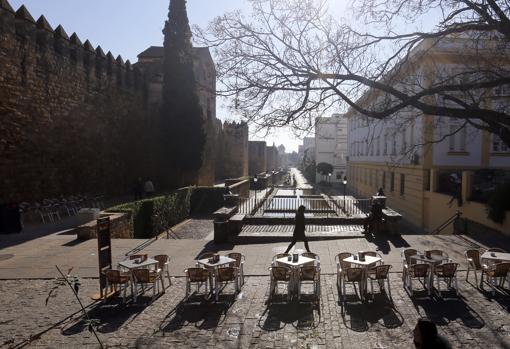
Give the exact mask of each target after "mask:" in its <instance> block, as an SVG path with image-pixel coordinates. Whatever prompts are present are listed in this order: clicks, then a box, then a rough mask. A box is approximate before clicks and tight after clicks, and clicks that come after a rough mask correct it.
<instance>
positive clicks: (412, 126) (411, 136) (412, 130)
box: [409, 120, 415, 147]
mask: <svg viewBox="0 0 510 349" xmlns="http://www.w3.org/2000/svg"><path fill="white" fill-rule="evenodd" d="M409 132H410V135H409V146H411V147H414V146H415V144H414V120H413V121H412V122H411V127H410V130H409Z"/></svg>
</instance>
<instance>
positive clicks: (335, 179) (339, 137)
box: [315, 114, 348, 183]
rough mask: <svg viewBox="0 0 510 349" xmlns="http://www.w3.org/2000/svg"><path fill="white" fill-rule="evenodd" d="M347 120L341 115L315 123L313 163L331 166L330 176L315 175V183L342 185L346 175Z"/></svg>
mask: <svg viewBox="0 0 510 349" xmlns="http://www.w3.org/2000/svg"><path fill="white" fill-rule="evenodd" d="M347 149H348V146H347V118H346V117H345V115H343V114H333V115H332V116H331V117H320V118H317V119H316V122H315V163H316V165H318V164H320V163H328V164H331V165H332V166H333V172H332V173H331V175H321V174H319V173H317V176H316V182H317V183H319V182H321V181H325V182H328V183H342V180H343V178H344V176H346V174H347Z"/></svg>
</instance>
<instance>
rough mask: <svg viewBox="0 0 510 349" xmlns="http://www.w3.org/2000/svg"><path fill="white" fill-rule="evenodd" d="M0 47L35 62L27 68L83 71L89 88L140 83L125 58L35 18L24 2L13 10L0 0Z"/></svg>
mask: <svg viewBox="0 0 510 349" xmlns="http://www.w3.org/2000/svg"><path fill="white" fill-rule="evenodd" d="M0 49H3V50H7V51H8V55H9V56H10V57H15V58H17V59H19V62H20V64H25V65H26V64H33V65H35V66H34V67H33V68H34V69H27V72H29V71H31V70H36V69H38V68H44V66H47V67H51V66H56V67H58V69H59V70H66V71H67V75H69V76H70V75H74V74H70V72H72V73H75V74H76V73H77V74H83V75H85V76H86V79H87V81H88V83H89V86H90V88H92V89H97V88H104V87H113V86H116V87H117V88H121V89H123V90H126V91H129V90H131V91H133V92H136V91H139V90H141V89H142V88H143V86H144V84H143V83H142V79H143V77H142V74H141V72H140V70H139V69H138V68H137V67H133V66H132V65H131V63H130V62H129V60H127V61H124V59H123V58H122V57H121V56H120V55H119V56H117V57H115V56H114V55H113V54H112V53H111V52H110V51H108V53H107V54H105V53H104V51H103V48H102V47H101V46H97V47H96V48H94V47H93V45H92V44H91V42H90V41H89V40H85V43H82V40H81V39H80V38H79V37H78V35H77V34H76V33H73V34H72V35H70V36H69V34H68V33H67V32H66V30H65V29H64V27H63V26H62V25H58V26H57V27H56V28H55V29H53V27H52V26H51V24H50V23H49V22H48V20H47V19H46V18H45V17H44V15H41V16H40V17H39V18H38V19H37V20H35V19H34V18H33V16H32V14H31V13H30V12H29V10H28V9H27V8H26V7H25V6H24V5H22V6H20V8H19V9H18V10H17V11H15V10H14V9H13V8H12V6H11V5H10V4H9V2H8V0H0Z"/></svg>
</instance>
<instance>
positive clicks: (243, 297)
mask: <svg viewBox="0 0 510 349" xmlns="http://www.w3.org/2000/svg"><path fill="white" fill-rule="evenodd" d="M459 276H460V280H459V281H460V283H459V284H460V296H459V297H456V296H455V295H454V294H453V292H444V294H443V296H444V298H443V299H440V298H437V297H435V298H433V299H429V298H428V297H426V294H425V293H424V292H420V291H419V292H416V295H415V297H413V298H410V296H409V295H408V293H407V292H406V291H405V289H404V288H402V282H401V279H400V275H399V274H398V273H393V274H392V275H391V285H392V296H393V301H394V304H393V306H392V304H391V303H390V302H389V300H388V298H387V297H386V296H385V295H384V294H378V295H376V296H375V299H374V300H372V301H370V302H368V303H365V304H362V303H361V302H359V300H358V298H357V297H356V296H354V293H353V292H352V289H351V288H348V293H349V294H352V296H349V297H348V298H347V303H346V306H345V308H344V315H342V309H343V307H342V306H341V303H339V300H338V292H337V289H336V279H335V276H333V275H324V276H323V277H322V280H321V281H322V282H321V286H322V297H321V305H320V307H318V306H315V305H314V304H313V303H312V302H310V301H311V298H310V297H304V302H302V303H300V304H296V303H291V304H285V302H283V300H284V299H283V297H277V298H276V299H275V301H274V302H273V303H272V304H270V305H268V304H266V299H267V296H268V285H269V279H268V277H267V276H257V277H250V276H249V277H247V278H246V283H245V285H244V287H243V288H242V292H241V293H240V294H239V295H238V296H237V297H235V296H233V291H234V289H233V287H232V288H231V287H230V286H229V287H227V288H226V289H225V290H224V292H225V294H224V295H223V296H221V297H220V301H219V302H218V303H215V302H205V301H204V300H203V298H202V297H200V296H198V295H194V296H192V297H191V298H190V300H189V301H188V302H186V301H185V300H184V284H185V282H184V278H174V279H173V285H172V286H170V288H167V290H166V293H165V294H164V295H162V296H161V297H159V298H157V299H156V300H155V301H154V302H152V303H151V297H150V295H151V294H152V293H151V291H150V290H149V291H148V292H147V296H144V297H140V298H139V299H138V302H137V303H136V304H133V303H130V302H128V304H127V305H126V306H122V305H121V304H120V303H118V302H115V301H112V302H111V303H107V304H99V303H95V304H91V305H90V309H92V311H91V316H92V317H93V318H97V319H99V320H100V322H101V324H100V326H99V328H98V330H99V335H100V338H101V340H102V341H103V343H104V344H105V345H106V346H108V347H124V348H127V347H138V348H174V347H175V348H204V347H206V346H210V347H214V348H246V347H253V348H410V347H412V335H411V333H412V329H413V327H414V325H415V323H416V320H417V319H418V318H419V317H423V316H426V317H429V318H430V319H432V320H434V321H435V322H436V323H437V324H438V326H439V330H440V332H441V333H442V334H444V335H445V336H447V337H448V338H449V339H450V341H451V343H452V344H453V346H454V348H467V347H469V348H482V347H483V348H508V346H509V345H510V321H509V316H508V309H509V307H510V299H509V296H508V295H506V296H505V295H497V296H496V297H495V298H492V297H490V296H489V294H488V293H484V292H480V291H479V290H477V289H476V288H474V287H473V285H472V284H469V283H466V282H465V281H464V276H465V273H464V272H462V273H460V275H459ZM96 285H97V280H94V279H85V280H83V283H82V289H81V290H80V293H81V295H82V299H83V301H84V302H86V303H89V304H90V303H91V301H90V298H88V297H87V295H88V294H91V293H93V292H94V290H95V288H96ZM52 286H53V282H52V281H51V280H31V281H28V280H4V281H1V282H0V291H1V294H2V295H3V296H2V298H1V299H0V306H1V308H2V312H1V313H0V314H1V315H0V327H1V328H2V331H1V332H0V344H3V347H7V348H9V347H14V345H16V344H20V343H25V344H28V340H29V338H30V336H35V335H37V334H38V333H40V332H43V331H47V332H45V333H43V334H42V335H40V336H37V337H36V338H38V339H34V341H33V342H31V343H30V346H32V347H48V348H60V347H91V348H92V347H97V343H96V342H95V339H94V337H93V335H92V334H91V333H90V332H88V331H87V329H86V327H85V326H84V325H83V323H81V322H80V321H79V314H78V315H77V316H74V317H71V318H69V319H68V318H67V317H68V316H70V315H72V314H73V313H75V312H77V311H78V310H79V307H78V304H77V303H76V301H75V300H73V299H72V295H71V291H70V290H69V289H66V288H62V289H60V290H59V291H58V292H57V294H56V296H55V297H53V298H51V299H50V300H49V302H48V306H45V299H46V296H47V294H48V292H49V290H50V288H51V287H52ZM304 290H305V291H306V292H309V291H310V290H309V289H307V288H305V289H304ZM282 291H283V287H282ZM62 320H65V321H63V322H62V323H60V322H61V321H62ZM54 325H56V326H55V327H53V326H54ZM24 341H27V342H24Z"/></svg>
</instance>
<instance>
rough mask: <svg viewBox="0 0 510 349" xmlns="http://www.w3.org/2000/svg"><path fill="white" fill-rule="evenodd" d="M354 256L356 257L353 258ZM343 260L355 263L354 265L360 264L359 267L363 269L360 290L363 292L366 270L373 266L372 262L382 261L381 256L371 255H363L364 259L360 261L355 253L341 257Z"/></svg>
mask: <svg viewBox="0 0 510 349" xmlns="http://www.w3.org/2000/svg"><path fill="white" fill-rule="evenodd" d="M354 257H356V259H354ZM343 260H344V262H347V263H351V264H355V265H358V266H360V267H361V268H363V269H364V272H363V283H362V285H361V286H362V288H363V289H362V290H360V292H363V294H364V292H365V290H366V283H367V272H366V270H367V269H368V268H369V267H371V266H373V265H374V264H376V263H377V262H380V261H382V258H381V257H373V256H365V259H364V260H362V261H360V260H359V257H358V256H357V255H351V256H349V257H347V258H344V259H343Z"/></svg>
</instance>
